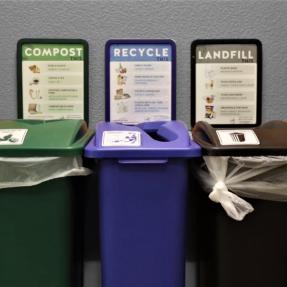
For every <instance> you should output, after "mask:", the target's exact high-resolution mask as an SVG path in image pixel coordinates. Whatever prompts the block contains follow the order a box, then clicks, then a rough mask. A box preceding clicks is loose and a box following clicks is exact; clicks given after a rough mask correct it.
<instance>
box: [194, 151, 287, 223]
mask: <svg viewBox="0 0 287 287" xmlns="http://www.w3.org/2000/svg"><path fill="white" fill-rule="evenodd" d="M203 158H204V163H205V164H204V165H203V166H202V169H199V170H198V169H197V172H198V175H199V178H200V180H201V182H202V184H203V187H204V189H205V190H206V191H207V192H208V193H209V198H210V199H211V200H212V201H214V202H217V203H220V204H221V205H222V207H223V208H224V210H225V211H226V213H227V214H228V215H229V216H230V217H231V218H233V219H235V220H238V221H240V220H242V219H243V218H244V217H245V215H247V214H248V213H250V212H252V211H253V210H254V209H253V207H252V205H251V204H249V203H248V202H247V201H246V200H244V199H242V198H241V197H240V196H242V197H247V198H256V199H263V200H273V201H287V156H254V157H223V156H205V157H203Z"/></svg>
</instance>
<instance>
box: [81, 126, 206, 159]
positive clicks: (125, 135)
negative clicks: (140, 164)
mask: <svg viewBox="0 0 287 287" xmlns="http://www.w3.org/2000/svg"><path fill="white" fill-rule="evenodd" d="M84 154H85V157H88V158H121V159H133V158H150V159H152V158H174V157H179V158H190V157H199V156H201V148H200V146H199V145H198V144H196V143H195V142H194V141H193V140H191V138H190V136H189V133H188V130H187V128H186V126H185V124H184V123H183V122H181V121H169V122H147V123H142V124H138V125H136V126H126V125H123V124H118V123H111V122H101V123H99V124H98V125H97V127H96V135H95V136H94V137H93V138H92V140H91V141H90V142H89V143H88V145H87V146H86V148H85V153H84Z"/></svg>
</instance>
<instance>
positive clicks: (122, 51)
mask: <svg viewBox="0 0 287 287" xmlns="http://www.w3.org/2000/svg"><path fill="white" fill-rule="evenodd" d="M110 61H114V62H120V61H126V62H131V61H132V62H136V61H143V62H145V61H153V62H164V61H165V62H167V61H172V47H171V45H169V44H112V45H111V46H110Z"/></svg>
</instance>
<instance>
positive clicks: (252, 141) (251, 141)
mask: <svg viewBox="0 0 287 287" xmlns="http://www.w3.org/2000/svg"><path fill="white" fill-rule="evenodd" d="M216 133H217V136H218V138H219V141H220V144H221V145H259V144H260V142H259V139H258V138H257V136H256V134H255V132H254V131H253V130H217V131H216Z"/></svg>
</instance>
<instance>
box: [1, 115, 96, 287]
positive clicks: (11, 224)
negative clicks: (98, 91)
mask: <svg viewBox="0 0 287 287" xmlns="http://www.w3.org/2000/svg"><path fill="white" fill-rule="evenodd" d="M81 125H82V123H81V121H67V122H65V121H51V122H42V121H41V122H40V121H24V120H17V121H0V129H2V130H4V129H7V128H8V129H23V128H25V129H27V135H26V138H25V140H24V142H23V145H17V146H16V145H15V146H13V145H1V146H0V156H3V157H5V158H9V157H17V158H18V160H19V161H21V159H22V158H25V157H26V155H27V157H33V155H35V156H36V155H37V157H52V156H53V155H54V154H55V156H61V155H62V156H73V155H77V154H80V153H81V150H82V149H83V147H84V142H86V141H87V140H88V139H89V137H90V136H91V133H90V132H88V131H86V133H88V134H89V136H88V135H87V134H86V133H85V132H83V131H81V132H80V133H79V134H78V131H79V129H80V127H81ZM41 130H42V132H41ZM51 133H53V134H51ZM61 137H62V138H61ZM83 137H86V138H85V139H83ZM57 138H58V140H57V143H55V142H54V143H53V141H56V139H57ZM74 139H76V141H78V140H79V142H77V144H74ZM46 141H47V142H46ZM45 142H46V143H45ZM65 150H67V152H65ZM7 164H9V163H7ZM16 164H17V163H16ZM47 164H48V163H47ZM26 172H27V176H31V172H29V166H27V171H26ZM33 172H35V170H34V171H33ZM15 176H16V175H15ZM20 185H21V184H20ZM81 186H82V178H80V177H63V178H57V179H52V180H48V181H45V182H43V183H40V184H38V185H34V186H19V187H14V188H3V189H0V286H9V287H20V286H22V287H39V286H41V287H71V286H80V285H81V282H82V238H81V237H82V227H81V226H82V223H81V219H82V205H81V204H82V197H83V191H82V190H81Z"/></svg>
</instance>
